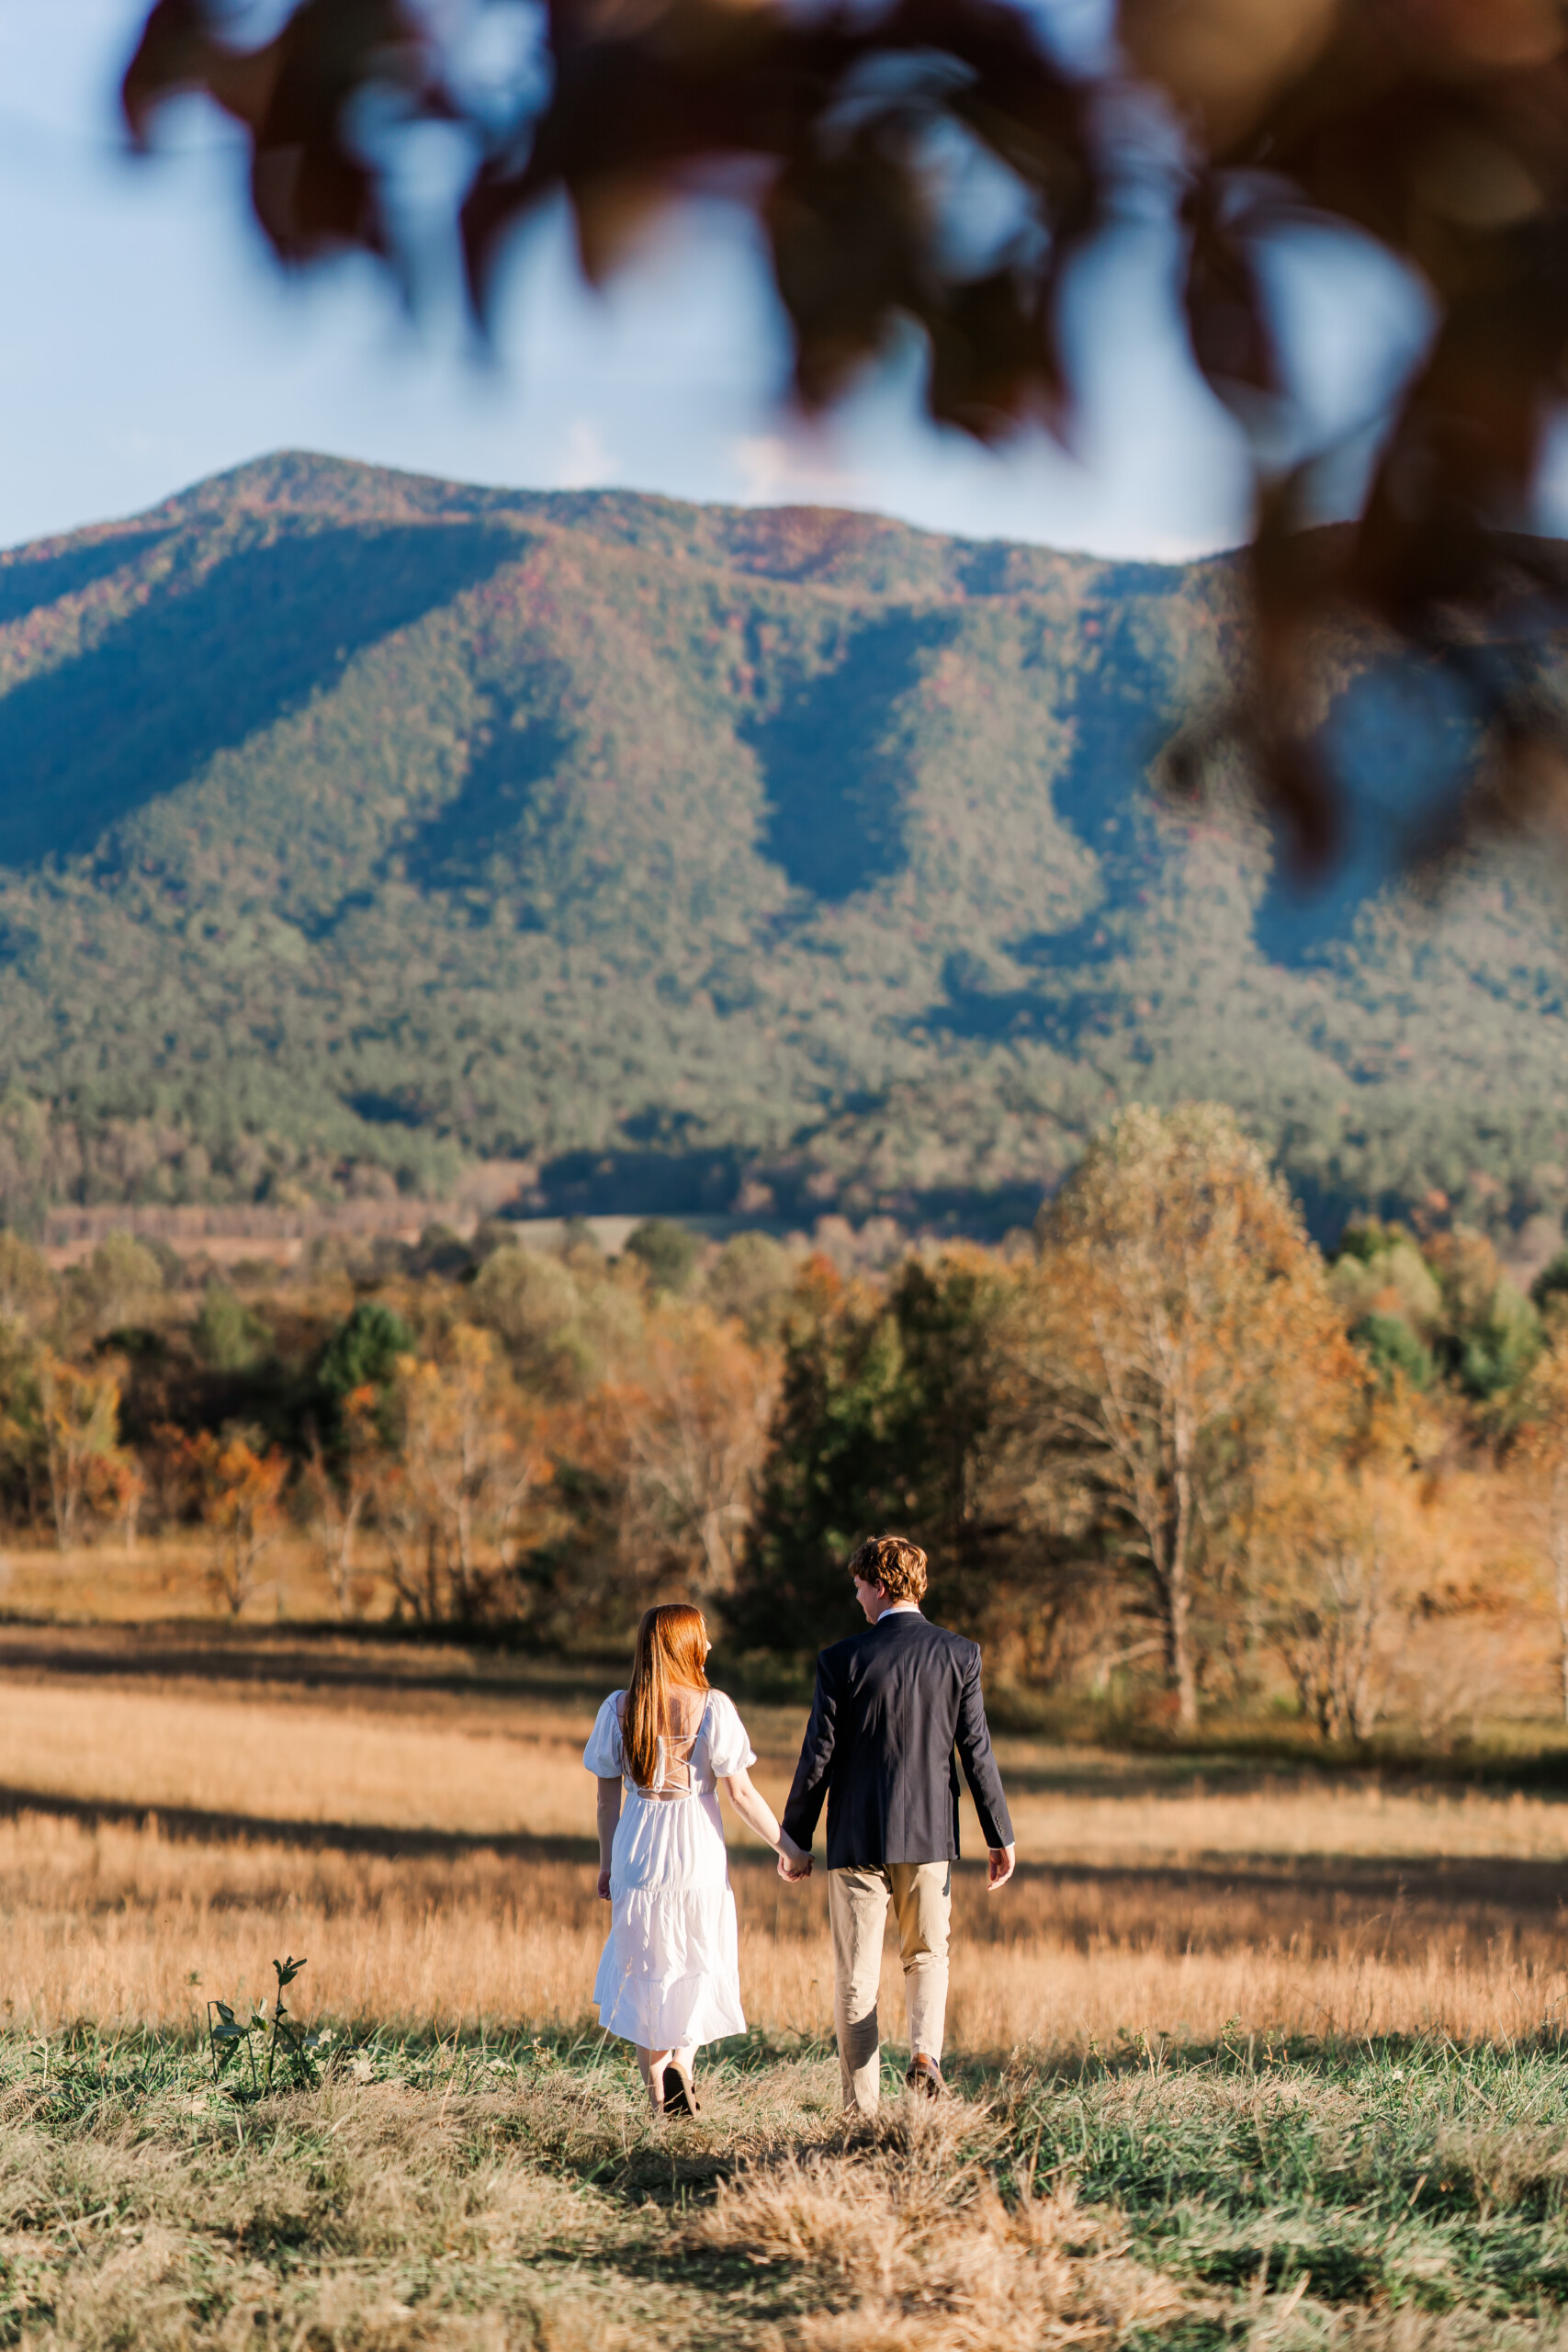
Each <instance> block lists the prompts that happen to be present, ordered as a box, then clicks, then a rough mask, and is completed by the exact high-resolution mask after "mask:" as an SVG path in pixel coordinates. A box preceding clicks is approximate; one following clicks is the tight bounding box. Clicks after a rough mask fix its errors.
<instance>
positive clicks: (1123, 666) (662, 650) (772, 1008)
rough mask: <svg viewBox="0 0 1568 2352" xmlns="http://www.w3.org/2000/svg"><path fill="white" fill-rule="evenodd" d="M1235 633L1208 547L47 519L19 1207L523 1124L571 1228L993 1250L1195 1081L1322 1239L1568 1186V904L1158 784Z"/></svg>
mask: <svg viewBox="0 0 1568 2352" xmlns="http://www.w3.org/2000/svg"><path fill="white" fill-rule="evenodd" d="M1237 611H1238V605H1237V582H1236V574H1235V567H1234V564H1233V563H1232V562H1230V561H1229V560H1213V561H1210V562H1205V563H1198V564H1190V565H1183V566H1169V567H1166V566H1159V565H1153V564H1131V563H1114V562H1103V561H1099V560H1093V559H1090V558H1087V557H1081V556H1069V555H1061V554H1055V553H1052V552H1050V551H1048V550H1044V549H1040V548H1026V547H1017V546H1011V545H1007V544H990V545H985V544H978V543H972V542H967V541H963V540H958V539H951V538H942V537H936V536H933V535H931V534H930V533H925V532H920V531H916V530H913V529H909V528H907V527H905V526H901V525H898V524H895V523H890V522H886V521H883V520H880V519H878V518H876V517H874V516H868V515H853V514H837V513H831V512H825V511H821V510H816V509H780V510H763V511H758V510H741V509H728V508H711V507H710V508H703V507H695V506H686V505H681V504H677V503H672V502H671V501H669V500H665V499H659V498H649V497H639V496H633V495H631V494H629V493H621V492H592V493H588V492H583V493H567V494H552V495H545V494H538V495H535V494H530V493H524V492H509V491H488V490H479V489H473V488H468V487H463V486H460V485H456V484H452V483H446V482H440V481H425V480H422V479H418V478H415V477H411V476H406V475H400V474H394V473H389V472H384V471H379V470H378V469H373V468H369V467H364V466H357V465H351V464H346V463H340V462H336V461H333V460H328V459H324V458H312V457H308V456H301V455H284V456H279V457H276V458H268V459H266V460H265V461H263V462H260V463H257V464H254V465H250V466H246V467H243V468H242V469H239V470H237V471H235V472H232V473H229V474H226V475H223V476H220V477H219V478H218V479H216V480H214V481H208V482H204V483H202V484H200V485H198V486H197V488H196V489H194V490H192V491H190V492H186V493H185V494H183V495H182V496H179V497H176V498H174V499H171V500H169V501H168V502H167V503H165V504H164V505H162V506H160V507H157V508H155V509H154V510H153V511H152V513H150V514H147V515H141V516H138V517H136V518H135V519H133V520H131V521H128V522H124V523H116V524H106V525H102V526H96V527H94V528H92V529H90V530H86V531H82V532H78V533H76V534H74V535H73V536H71V537H64V538H60V539H54V540H50V541H46V542H43V543H41V544H39V545H37V546H34V547H29V548H21V549H19V550H17V551H15V552H13V553H12V554H10V555H7V556H6V557H5V558H3V559H0V1087H3V1088H4V1090H5V1091H4V1094H3V1096H0V1213H4V1214H6V1215H7V1216H11V1217H13V1218H24V1219H25V1218H26V1217H28V1216H36V1215H37V1214H38V1212H39V1208H40V1206H41V1205H42V1204H44V1203H45V1202H47V1201H50V1200H64V1199H80V1200H87V1201H91V1200H118V1199H126V1200H161V1199H193V1200H198V1199H224V1198H245V1199H255V1198H277V1199H282V1200H288V1199H290V1198H293V1197H296V1196H297V1195H298V1194H299V1192H300V1191H301V1190H303V1191H305V1192H310V1193H316V1194H318V1195H321V1194H323V1193H330V1192H333V1191H337V1192H340V1193H341V1192H343V1191H344V1190H347V1191H349V1192H350V1193H352V1192H354V1191H355V1190H364V1189H367V1188H368V1189H374V1188H375V1187H376V1186H378V1185H386V1184H387V1183H388V1182H389V1181H392V1182H400V1184H402V1185H403V1186H404V1187H405V1188H407V1189H425V1188H429V1187H431V1186H434V1185H439V1184H441V1183H442V1182H446V1181H449V1180H450V1179H451V1177H452V1176H453V1174H454V1173H455V1171H456V1170H457V1167H458V1166H459V1164H460V1163H461V1162H462V1161H464V1160H466V1159H473V1158H475V1157H493V1158H502V1159H515V1160H525V1161H527V1162H529V1163H530V1164H531V1166H532V1167H533V1169H534V1170H536V1177H535V1178H534V1179H533V1180H532V1181H531V1182H530V1183H529V1185H528V1187H527V1191H526V1199H527V1201H528V1203H529V1204H531V1205H533V1206H535V1207H537V1208H541V1209H542V1208H573V1207H581V1208H585V1209H592V1208H617V1207H619V1208H635V1209H637V1210H648V1209H666V1210H678V1209H682V1208H690V1209H694V1208H698V1207H705V1208H710V1209H718V1208H726V1207H736V1206H738V1207H739V1209H740V1210H741V1211H742V1212H743V1213H746V1214H751V1215H756V1216H767V1215H770V1214H771V1215H776V1216H781V1217H784V1218H787V1219H790V1220H795V1219H797V1218H799V1217H802V1216H814V1215H816V1214H818V1213H819V1211H820V1210H821V1209H822V1208H823V1207H824V1206H834V1205H836V1206H838V1207H840V1208H842V1209H844V1210H846V1211H848V1212H849V1213H852V1214H855V1213H860V1212H863V1211H866V1210H870V1209H872V1208H881V1209H887V1210H891V1211H893V1212H894V1213H896V1214H898V1215H900V1216H904V1217H906V1218H908V1219H911V1220H915V1221H919V1220H934V1221H938V1222H941V1221H943V1220H946V1221H949V1222H952V1221H957V1222H959V1223H965V1224H970V1225H973V1226H976V1227H977V1228H979V1229H985V1228H986V1227H987V1226H989V1227H992V1228H995V1227H1000V1226H1002V1225H1005V1224H1006V1223H1008V1222H1010V1221H1019V1220H1021V1219H1022V1218H1024V1217H1027V1216H1028V1215H1029V1214H1030V1212H1031V1210H1032V1206H1033V1204H1034V1203H1035V1202H1036V1201H1037V1200H1038V1198H1039V1196H1040V1193H1041V1191H1042V1189H1043V1187H1046V1186H1048V1185H1050V1184H1051V1183H1053V1182H1055V1181H1056V1180H1057V1179H1058V1178H1059V1177H1060V1175H1061V1174H1062V1172H1063V1170H1065V1169H1066V1168H1067V1167H1068V1166H1070V1164H1071V1163H1072V1161H1073V1159H1074V1158H1075V1157H1076V1155H1077V1152H1078V1150H1079V1149H1080V1148H1081V1145H1082V1141H1083V1138H1084V1136H1086V1134H1087V1133H1088V1132H1089V1130H1091V1129H1092V1128H1093V1127H1094V1126H1095V1125H1097V1124H1099V1123H1100V1121H1101V1120H1102V1119H1103V1118H1104V1116H1105V1115H1106V1114H1107V1113H1108V1112H1109V1111H1110V1110H1111V1108H1112V1106H1113V1105H1114V1104H1115V1103H1118V1102H1119V1101H1122V1100H1124V1099H1127V1098H1129V1097H1132V1096H1136V1097H1140V1098H1143V1099H1145V1100H1154V1101H1158V1102H1165V1101H1169V1100H1171V1099H1174V1098H1176V1097H1178V1096H1180V1095H1190V1094H1205V1095H1220V1096H1224V1097H1225V1098H1227V1099H1229V1100H1230V1101H1232V1102H1234V1103H1236V1104H1237V1105H1238V1106H1239V1107H1240V1108H1241V1109H1242V1110H1243V1111H1244V1113H1245V1114H1247V1117H1248V1118H1249V1119H1250V1120H1252V1121H1254V1122H1255V1123H1256V1124H1257V1125H1258V1128H1259V1130H1260V1131H1261V1132H1263V1133H1264V1134H1266V1135H1267V1136H1269V1138H1270V1139H1271V1140H1272V1141H1273V1142H1274V1143H1275V1144H1276V1145H1277V1147H1278V1148H1279V1149H1280V1153H1281V1155H1282V1157H1283V1159H1284V1162H1285V1164H1286V1166H1287V1167H1288V1169H1289V1170H1290V1171H1291V1174H1292V1180H1293V1181H1294V1182H1295V1183H1296V1184H1297V1185H1298V1187H1299V1189H1300V1191H1301V1193H1302V1196H1303V1199H1304V1200H1305V1202H1306V1203H1307V1204H1308V1208H1309V1213H1310V1214H1311V1216H1313V1218H1314V1221H1315V1222H1316V1223H1317V1224H1318V1225H1319V1226H1320V1227H1327V1226H1329V1225H1331V1224H1332V1223H1334V1222H1335V1221H1336V1220H1337V1218H1338V1217H1339V1216H1342V1215H1343V1214H1344V1213H1345V1211H1346V1210H1347V1209H1348V1208H1350V1207H1353V1206H1356V1205H1359V1204H1382V1205H1384V1206H1385V1207H1393V1206H1394V1205H1396V1204H1401V1203H1405V1204H1408V1203H1410V1202H1412V1201H1419V1200H1421V1199H1422V1198H1423V1197H1424V1196H1426V1195H1427V1194H1428V1193H1442V1194H1443V1195H1445V1196H1446V1198H1447V1200H1448V1201H1449V1202H1450V1204H1453V1205H1454V1206H1455V1207H1456V1208H1458V1209H1459V1210H1461V1212H1463V1213H1464V1214H1466V1215H1468V1216H1472V1217H1474V1218H1475V1219H1477V1220H1478V1221H1480V1222H1483V1223H1489V1224H1492V1225H1494V1226H1497V1225H1499V1224H1500V1223H1501V1222H1504V1221H1511V1222H1512V1223H1514V1224H1516V1225H1517V1224H1518V1223H1519V1222H1520V1221H1521V1220H1522V1219H1523V1218H1525V1217H1527V1216H1532V1215H1534V1216H1550V1217H1551V1218H1553V1219H1555V1218H1556V1217H1557V1216H1558V1215H1559V1214H1560V1211H1561V1208H1562V1203H1563V1201H1564V1200H1565V1199H1568V1106H1565V1105H1564V1103H1563V1099H1562V1098H1563V1084H1562V1080H1563V1074H1564V1069H1565V1068H1568V1063H1565V1057H1564V1045H1565V1043H1568V1023H1565V1013H1564V996H1563V945H1564V927H1563V920H1562V915H1563V908H1562V897H1561V890H1560V886H1559V884H1558V882H1557V881H1556V879H1555V877H1554V876H1551V874H1549V873H1547V872H1545V871H1544V870H1543V869H1542V865H1541V861H1540V858H1539V857H1531V856H1528V855H1526V854H1523V853H1522V852H1520V851H1517V850H1516V851H1515V852H1513V853H1512V854H1501V853H1499V854H1495V855H1493V856H1491V857H1489V858H1481V857H1479V856H1477V857H1472V858H1471V859H1469V860H1468V861H1467V862H1466V863H1464V864H1463V865H1461V866H1460V867H1459V868H1457V869H1456V871H1455V872H1454V873H1453V875H1452V876H1450V880H1449V882H1448V884H1447V887H1446V888H1445V890H1444V892H1443V893H1442V895H1441V897H1440V898H1439V899H1438V900H1437V901H1436V902H1434V903H1428V902H1427V901H1426V900H1423V899H1418V898H1416V896H1415V895H1413V894H1411V893H1409V892H1402V891H1401V890H1400V889H1399V888H1397V887H1395V886H1394V885H1392V884H1390V883H1389V882H1388V881H1387V880H1386V878H1385V877H1384V876H1382V873H1381V872H1377V871H1370V870H1368V869H1367V868H1366V865H1365V861H1364V860H1363V861H1362V864H1361V865H1359V866H1358V865H1356V863H1355V862H1354V861H1353V860H1352V862H1351V864H1350V865H1348V867H1347V868H1346V870H1345V872H1344V874H1342V876H1340V877H1339V882H1338V885H1337V888H1329V889H1326V890H1325V891H1321V892H1320V893H1319V894H1318V895H1317V896H1316V897H1314V898H1313V899H1301V898H1298V897H1296V896H1293V895H1292V891H1291V890H1290V888H1289V887H1288V885H1287V883H1286V881H1285V880H1284V878H1283V877H1282V876H1280V874H1279V873H1277V872H1276V870H1275V865H1274V859H1273V851H1272V845H1271V842H1270V838H1269V832H1268V831H1267V829H1266V827H1264V826H1263V825H1262V823H1261V822H1260V821H1259V820H1258V819H1257V818H1256V817H1254V816H1252V815H1250V814H1249V813H1248V811H1247V806H1246V803H1245V800H1244V798H1243V797H1241V796H1239V795H1237V794H1235V793H1232V794H1231V795H1230V797H1229V798H1228V799H1227V800H1225V801H1224V805H1211V806H1209V807H1206V808H1202V809H1200V808H1196V807H1178V806H1176V805H1174V804H1169V803H1167V802H1165V801H1162V799H1161V798H1160V797H1159V796H1158V795H1157V793H1156V791H1155V790H1154V789H1153V788H1152V787H1151V785H1150V783H1149V780H1148V769H1149V764H1150V762H1151V760H1152V758H1153V757H1154V755H1155V753H1156V751H1157V749H1158V746H1159V744H1160V742H1161V741H1162V739H1163V737H1164V735H1165V734H1166V732H1167V730H1168V727H1169V725H1170V723H1171V720H1172V718H1173V716H1174V715H1175V714H1178V713H1179V711H1180V710H1181V709H1183V708H1184V707H1190V706H1191V705H1192V704H1193V702H1194V701H1201V700H1202V699H1203V698H1204V696H1206V695H1213V692H1214V691H1215V690H1216V687H1217V685H1218V684H1219V682H1220V681H1221V679H1222V678H1223V676H1224V673H1225V671H1226V669H1227V666H1228V665H1229V664H1230V663H1231V662H1234V660H1235V641H1236V633H1237ZM1363 688H1364V682H1363V687H1353V688H1352V689H1350V691H1349V692H1348V694H1347V695H1346V697H1345V698H1344V702H1343V705H1342V708H1341V712H1340V716H1339V721H1338V722H1337V723H1342V724H1343V725H1344V726H1345V727H1346V729H1348V737H1354V738H1355V740H1356V741H1357V742H1358V743H1359V747H1360V748H1359V753H1358V756H1359V758H1360V759H1361V762H1362V766H1363V769H1364V770H1365V772H1366V774H1367V775H1369V776H1370V778H1371V786H1370V788H1371V789H1373V790H1378V789H1382V788H1384V787H1385V786H1386V784H1387V779H1388V778H1389V777H1390V776H1396V775H1397V773H1398V772H1399V771H1400V768H1401V763H1405V764H1406V765H1407V764H1408V762H1409V760H1410V759H1411V757H1412V756H1413V752H1412V746H1411V732H1412V730H1411V727H1410V725H1409V723H1408V720H1407V718H1402V716H1401V706H1400V704H1399V700H1398V695H1397V692H1396V691H1395V689H1394V688H1393V687H1389V688H1388V689H1387V691H1386V692H1384V693H1383V695H1382V700H1379V699H1377V697H1376V696H1375V695H1374V696H1373V697H1372V698H1371V699H1370V700H1369V699H1368V698H1367V694H1366V692H1364V691H1363ZM1358 695H1361V700H1360V701H1359V702H1358V699H1357V697H1358Z"/></svg>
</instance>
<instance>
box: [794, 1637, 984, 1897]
mask: <svg viewBox="0 0 1568 2352" xmlns="http://www.w3.org/2000/svg"><path fill="white" fill-rule="evenodd" d="M954 1747H956V1748H957V1756H956V1758H955V1757H954V1754H953V1750H954ZM960 1762H962V1764H963V1766H964V1779H965V1780H966V1781H968V1783H969V1793H970V1795H971V1796H972V1797H973V1798H974V1800H975V1810H976V1813H977V1814H978V1815H979V1816H980V1828H981V1831H982V1833H983V1834H984V1837H985V1840H986V1843H987V1846H1010V1845H1011V1844H1012V1841H1013V1840H1012V1823H1011V1821H1010V1818H1009V1815H1008V1805H1007V1799H1006V1797H1005V1796H1004V1795H1003V1794H1002V1782H1001V1775H1000V1773H999V1772H998V1770H997V1759H996V1758H995V1757H994V1756H993V1755H992V1753H991V1735H990V1733H989V1732H988V1731H987V1728H986V1707H985V1702H984V1701H983V1699H982V1698H981V1696H980V1652H979V1649H978V1648H977V1646H976V1644H975V1643H974V1642H966V1641H965V1640H964V1637H963V1636H962V1634H950V1633H947V1632H946V1631H944V1629H943V1628H942V1626H941V1625H932V1624H929V1623H927V1621H926V1620H925V1618H923V1617H922V1616H921V1615H920V1614H919V1611H918V1610H912V1609H896V1610H889V1611H884V1613H883V1614H882V1615H881V1616H880V1617H879V1618H878V1619H877V1621H876V1623H875V1624H874V1625H868V1626H867V1627H866V1629H865V1632H864V1633H863V1634H852V1636H851V1638H850V1639H849V1640H848V1641H847V1642H835V1643H834V1645H833V1646H832V1648H831V1649H827V1650H824V1651H822V1653H821V1655H820V1656H819V1657H818V1660H817V1695H816V1697H815V1698H814V1699H813V1701H812V1702H811V1721H810V1722H809V1724H807V1727H806V1739H805V1743H804V1745H803V1747H802V1748H801V1751H800V1761H799V1763H798V1764H797V1765H796V1766H795V1784H794V1786H793V1787H792V1788H791V1790H790V1792H789V1803H788V1804H786V1805H785V1807H784V1828H785V1829H786V1830H787V1831H788V1833H789V1835H790V1836H791V1837H792V1838H794V1840H795V1844H796V1845H797V1846H799V1847H800V1848H801V1849H803V1850H804V1851H806V1852H807V1853H809V1851H810V1849H811V1840H812V1838H813V1837H814V1836H815V1835H816V1831H817V1823H818V1818H819V1816H820V1815H821V1811H822V1803H823V1799H824V1798H826V1800H827V1804H828V1868H829V1870H830V1871H841V1870H851V1869H854V1868H857V1867H864V1866H865V1865H867V1864H873V1863H879V1862H880V1863H886V1862H947V1861H953V1860H956V1859H957V1855H958V1766H959V1763H960Z"/></svg>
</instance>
